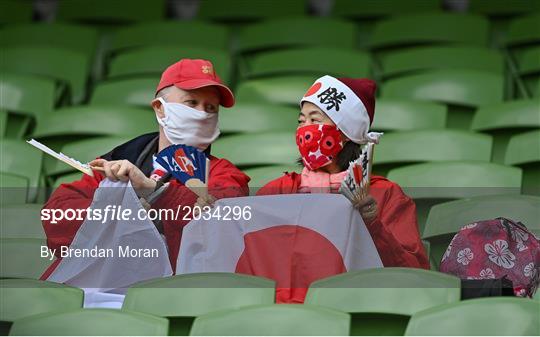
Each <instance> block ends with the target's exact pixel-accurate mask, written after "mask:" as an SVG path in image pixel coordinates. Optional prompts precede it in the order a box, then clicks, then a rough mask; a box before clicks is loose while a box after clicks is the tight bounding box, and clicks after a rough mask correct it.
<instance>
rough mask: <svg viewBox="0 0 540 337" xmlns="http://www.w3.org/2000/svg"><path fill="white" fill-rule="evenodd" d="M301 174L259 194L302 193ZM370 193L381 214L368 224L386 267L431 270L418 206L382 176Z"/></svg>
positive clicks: (286, 177) (373, 180)
mask: <svg viewBox="0 0 540 337" xmlns="http://www.w3.org/2000/svg"><path fill="white" fill-rule="evenodd" d="M300 180H301V175H299V174H297V173H294V172H293V173H286V174H285V175H284V176H282V177H281V178H278V179H275V180H273V181H271V182H269V183H268V184H266V185H265V186H263V187H262V188H261V189H260V190H259V191H258V192H257V195H269V194H291V193H298V192H297V191H298V188H299V186H300ZM370 194H371V195H372V196H373V198H375V200H376V201H377V207H378V210H379V214H378V216H377V218H376V219H375V220H374V221H373V222H371V223H370V224H366V226H367V228H368V230H369V232H370V234H371V237H372V238H373V241H374V242H375V246H376V247H377V250H378V251H379V254H380V256H381V260H382V262H383V264H384V266H385V267H412V268H424V269H429V262H428V258H427V256H426V252H425V250H424V246H423V245H422V241H421V239H420V235H419V233H418V226H417V223H416V206H415V204H414V202H413V201H412V200H411V199H410V198H409V197H408V196H406V195H405V194H404V193H403V191H402V190H401V188H400V187H399V185H397V184H396V183H393V182H391V181H390V180H388V179H386V178H384V177H381V176H372V177H371V185H370Z"/></svg>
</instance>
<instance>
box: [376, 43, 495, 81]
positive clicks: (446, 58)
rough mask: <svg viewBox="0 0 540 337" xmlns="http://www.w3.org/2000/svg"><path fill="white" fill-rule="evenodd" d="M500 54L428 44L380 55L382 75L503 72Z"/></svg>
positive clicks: (384, 76)
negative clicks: (457, 71) (443, 70)
mask: <svg viewBox="0 0 540 337" xmlns="http://www.w3.org/2000/svg"><path fill="white" fill-rule="evenodd" d="M503 61H504V60H503V57H502V55H501V54H499V53H497V52H496V51H493V50H491V49H487V48H480V47H471V46H465V47H455V46H428V47H415V48H407V49H403V50H399V51H396V52H392V53H388V54H386V55H384V56H383V57H381V60H380V62H381V68H382V74H381V76H382V77H383V78H385V79H386V78H389V77H396V76H402V75H404V74H410V73H418V72H421V71H425V70H433V69H469V70H479V71H486V72H491V73H494V74H502V73H503V71H504V62H503Z"/></svg>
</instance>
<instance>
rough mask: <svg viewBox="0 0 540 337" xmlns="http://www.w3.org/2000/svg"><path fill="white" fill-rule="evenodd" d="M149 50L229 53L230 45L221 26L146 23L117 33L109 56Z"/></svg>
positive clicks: (164, 22)
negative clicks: (193, 48) (210, 49)
mask: <svg viewBox="0 0 540 337" xmlns="http://www.w3.org/2000/svg"><path fill="white" fill-rule="evenodd" d="M149 46H174V47H177V48H182V47H198V48H214V49H217V50H223V51H227V50H228V46H229V42H228V36H227V31H226V29H225V28H224V27H222V26H219V25H214V24H210V23H205V22H199V21H158V22H146V23H140V24H137V25H132V26H128V27H126V28H122V29H119V30H117V31H115V32H114V33H113V34H112V35H111V36H110V44H109V46H108V49H107V54H116V53H121V52H125V51H129V50H132V49H134V48H140V47H145V48H147V47H149Z"/></svg>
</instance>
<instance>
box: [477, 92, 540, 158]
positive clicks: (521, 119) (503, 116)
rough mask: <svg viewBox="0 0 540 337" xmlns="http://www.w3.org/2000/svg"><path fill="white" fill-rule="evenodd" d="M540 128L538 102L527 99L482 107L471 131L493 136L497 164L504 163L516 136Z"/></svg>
mask: <svg viewBox="0 0 540 337" xmlns="http://www.w3.org/2000/svg"><path fill="white" fill-rule="evenodd" d="M534 128H540V105H539V103H538V100H535V99H525V100H514V101H509V102H504V103H495V104H488V105H484V106H481V107H480V108H478V110H477V111H476V113H475V114H474V117H473V120H472V123H471V129H472V130H474V131H482V132H486V133H489V134H491V135H493V155H492V158H491V160H492V161H493V162H495V163H500V164H502V163H504V156H505V154H506V149H507V146H508V140H509V139H510V137H511V136H512V135H514V134H516V132H517V133H519V132H522V131H527V130H531V129H534Z"/></svg>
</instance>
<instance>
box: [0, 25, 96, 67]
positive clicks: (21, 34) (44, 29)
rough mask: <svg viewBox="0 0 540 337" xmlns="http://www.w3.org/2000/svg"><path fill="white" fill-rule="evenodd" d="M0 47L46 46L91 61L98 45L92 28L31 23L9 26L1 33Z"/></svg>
mask: <svg viewBox="0 0 540 337" xmlns="http://www.w3.org/2000/svg"><path fill="white" fill-rule="evenodd" d="M0 32H1V33H0V46H2V47H15V46H32V47H37V46H45V47H56V48H61V49H68V50H72V51H75V52H79V53H83V54H84V55H86V56H87V57H88V59H89V60H91V59H92V58H93V56H94V53H95V51H96V47H97V44H98V34H97V31H96V30H94V29H93V28H91V27H86V26H79V25H72V24H65V23H38V22H35V23H30V24H22V25H13V26H7V27H5V28H3V29H2V30H1V31H0Z"/></svg>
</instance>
